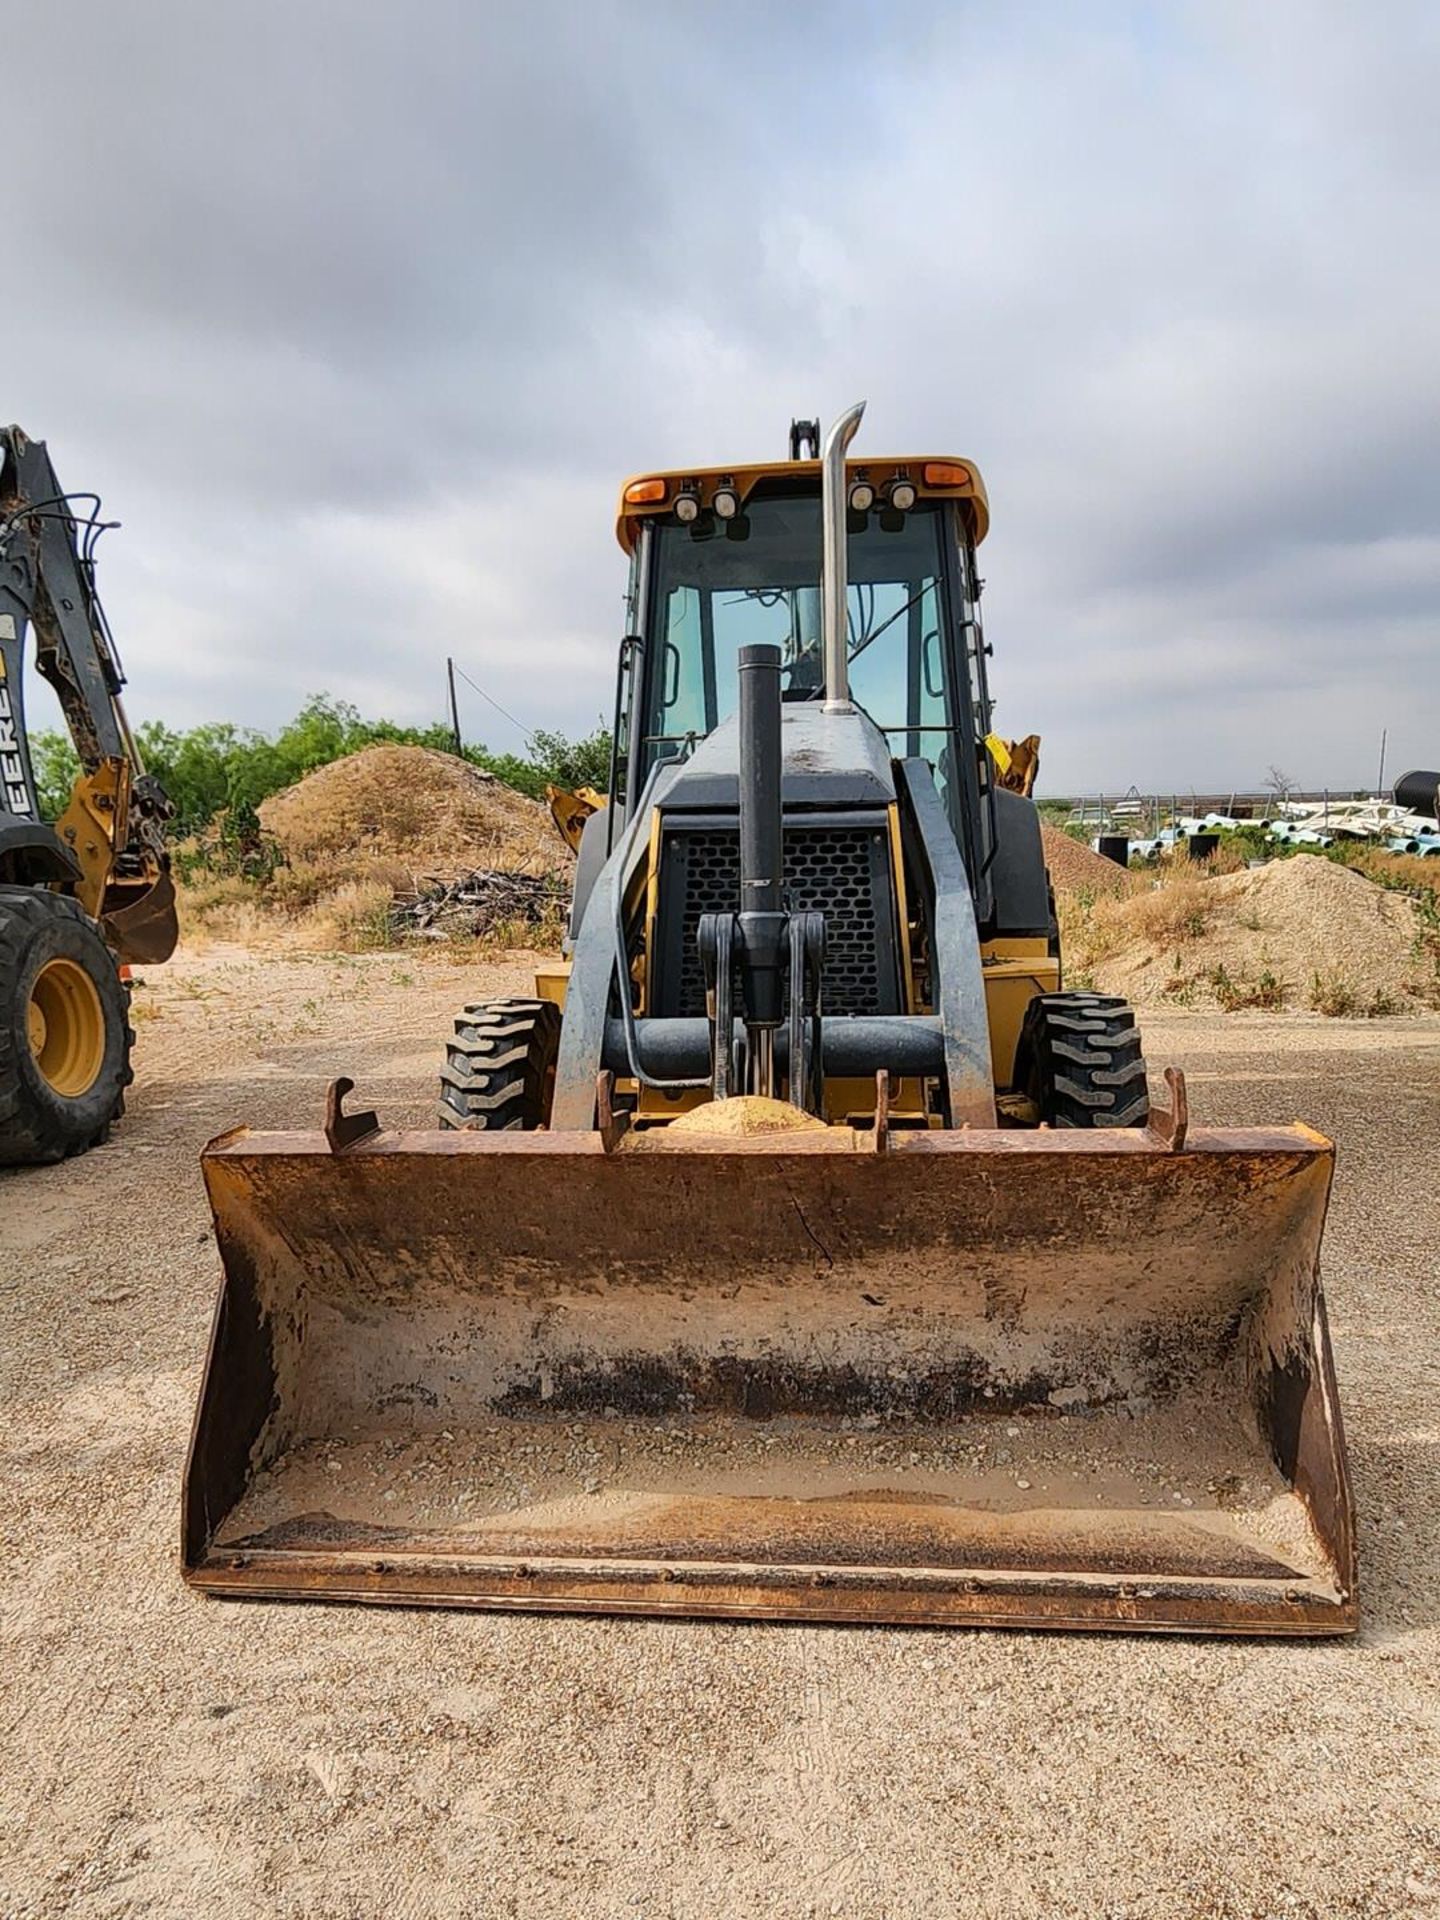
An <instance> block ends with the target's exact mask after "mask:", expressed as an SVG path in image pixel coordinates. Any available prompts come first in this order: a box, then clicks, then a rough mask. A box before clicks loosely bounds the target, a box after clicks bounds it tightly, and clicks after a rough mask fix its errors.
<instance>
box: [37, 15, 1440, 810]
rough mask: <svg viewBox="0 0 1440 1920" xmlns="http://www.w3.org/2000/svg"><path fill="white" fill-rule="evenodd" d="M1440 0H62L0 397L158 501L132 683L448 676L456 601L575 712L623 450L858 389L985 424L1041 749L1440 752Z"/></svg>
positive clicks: (721, 429) (561, 719) (262, 687)
mask: <svg viewBox="0 0 1440 1920" xmlns="http://www.w3.org/2000/svg"><path fill="white" fill-rule="evenodd" d="M1436 19H1437V16H1436V15H1435V13H1434V11H1433V9H1430V8H1427V7H1426V6H1424V5H1422V4H1415V5H1409V4H1403V3H1402V0H1394V4H1389V5H1385V6H1382V7H1381V8H1380V9H1379V10H1378V12H1377V11H1376V10H1373V9H1372V10H1371V11H1370V12H1369V13H1367V14H1366V15H1365V16H1364V17H1363V18H1362V17H1361V16H1359V15H1356V14H1354V13H1353V11H1352V10H1349V9H1345V8H1342V7H1340V6H1339V5H1338V4H1329V3H1328V0H1316V3H1315V4H1309V5H1301V4H1290V0H1271V4H1269V5H1267V6H1266V7H1264V8H1253V7H1250V6H1247V5H1244V4H1238V0H1237V4H1233V5H1212V4H1205V5H1201V4H1196V5H1194V6H1193V7H1188V8H1187V7H1180V8H1175V7H1169V6H1158V5H1157V6H1153V7H1150V6H1139V7H1135V6H1125V7H1122V6H1119V5H1116V6H1113V7H1109V6H1102V7H1098V8H1090V9H1086V10H1084V14H1083V17H1082V16H1081V14H1080V12H1079V10H1074V9H1067V8H1062V7H1058V6H1052V7H1036V8H1029V9H1025V10H1024V11H1023V12H1017V11H1016V10H1013V9H1010V10H996V9H993V8H988V9H987V8H981V7H979V6H973V5H962V4H954V3H951V4H928V3H925V0H916V4H913V5H911V6H909V7H907V8H904V9H879V8H874V7H870V6H865V5H859V4H854V5H847V4H838V5H825V6H820V5H808V4H796V5H791V6H787V7H783V8H775V7H766V6H761V5H758V4H754V5H751V4H741V5H732V6H730V7H727V8H725V9H707V10H682V9H669V10H662V9H657V8H653V7H647V6H642V5H638V4H633V5H632V4H628V0H611V3H610V4H607V5H585V6H581V5H579V4H578V3H577V4H575V5H573V6H559V5H553V4H552V5H546V4H540V5H535V4H531V5H527V6H526V7H524V8H515V9H500V8H477V7H474V6H473V5H471V6H467V5H462V4H459V0H446V4H440V5H432V6H431V7H429V8H427V9H425V10H423V12H418V11H416V10H414V9H402V8H400V7H399V6H398V5H395V6H390V5H385V6H381V5H376V4H366V3H365V0H351V3H350V4H343V5H342V4H338V3H334V4H332V3H331V0H306V4H304V5H301V6H281V5H279V4H275V3H274V0H261V3H260V4H257V5H252V6H250V7H249V8H247V9H245V10H243V11H242V12H237V11H235V10H231V9H219V8H197V7H194V6H192V5H189V4H181V0H137V4H136V5H134V6H132V7H128V8H124V9H121V8H115V7H105V6H102V5H100V4H99V0H74V3H73V4H72V5H70V6H68V7H66V8H64V9H58V8H50V9H39V8H32V9H29V10H27V11H26V12H24V13H22V14H20V15H17V17H16V19H15V20H14V21H13V22H11V23H10V25H9V26H8V28H7V48H8V53H9V65H10V70H11V72H12V74H14V75H15V76H17V77H18V78H19V79H20V80H21V81H22V82H23V84H21V85H18V86H15V85H12V87H11V89H10V91H9V96H8V98H7V133H8V135H9V139H8V143H7V144H8V152H9V156H10V161H11V170H10V171H11V181H10V191H9V193H8V195H7V213H8V219H7V229H8V233H9V237H10V258H11V262H12V274H11V277H12V280H13V279H14V266H15V265H17V264H18V266H19V268H20V284H19V287H18V290H17V289H16V288H14V287H12V290H11V295H10V303H9V306H8V309H7V316H6V327H5V341H6V347H7V352H6V355H5V362H6V369H7V382H6V386H7V391H6V394H5V396H4V399H3V400H0V410H3V411H4V412H5V413H6V414H7V416H8V417H11V418H15V419H19V420H20V421H21V422H22V424H24V425H26V426H27V427H28V428H30V430H31V431H34V432H37V433H42V434H44V435H45V436H46V437H47V438H48V439H49V440H50V442H51V445H52V450H53V452H54V455H55V459H56V463H57V466H58V468H59V471H60V473H61V475H62V477H63V478H64V479H65V480H66V482H67V484H69V485H72V486H88V485H99V486H101V487H102V488H103V490H104V491H105V493H106V497H107V505H108V506H109V507H111V508H113V509H114V510H115V512H116V513H118V514H119V515H120V516H121V517H122V518H123V520H124V522H125V530H124V531H123V532H122V533H120V534H118V535H114V536H112V537H111V539H110V540H109V541H108V542H107V545H106V548H105V549H104V550H103V558H104V563H105V575H104V584H105V588H106V593H107V599H108V602H109V604H110V607H111V612H112V617H113V619H114V620H115V623H116V626H117V629H118V631H119V632H120V635H121V638H122V642H123V644H124V647H125V652H126V655H127V661H128V664H129V666H130V669H131V672H132V676H133V681H134V689H133V705H134V707H135V710H136V711H137V712H139V713H141V714H157V715H160V716H162V717H165V718H168V719H173V720H177V721H189V720H194V719H199V718H205V717H215V716H219V715H228V716H232V717H236V718H240V719H243V720H247V721H255V722H260V723H269V722H274V721H276V720H278V719H280V718H283V717H284V716H285V715H286V714H287V713H288V712H289V711H290V710H292V709H293V707H294V705H295V704H296V702H297V700H298V699H299V698H300V697H301V696H303V694H304V693H306V692H307V691H310V690H313V689H317V688H322V687H323V688H327V689H329V690H331V691H334V692H337V693H341V694H346V695H348V696H350V697H352V698H355V699H357V700H358V701H359V702H360V703H361V704H362V705H363V706H365V707H366V709H367V710H370V711H380V710H384V711H387V712H389V713H391V714H392V715H394V716H396V717H409V718H421V717H430V716H432V715H433V714H435V713H436V712H437V711H438V704H439V697H440V688H441V679H442V671H443V660H444V656H445V654H446V653H447V652H452V651H453V652H454V653H456V654H457V656H459V657H460V658H461V659H462V660H464V661H465V662H466V664H467V666H468V667H469V668H470V670H471V671H472V672H473V673H474V675H475V677H476V678H477V679H478V680H480V681H481V682H482V684H484V685H486V686H487V687H489V688H490V689H491V691H492V692H493V693H494V694H495V696H496V697H497V698H498V699H500V700H501V701H502V702H503V703H504V704H505V705H506V706H508V707H510V708H511V709H512V711H514V712H515V713H518V714H520V715H521V716H522V717H523V718H524V719H526V720H527V721H529V722H530V723H532V724H536V723H538V724H552V723H553V724H558V725H561V726H565V727H569V728H579V727H582V726H588V725H589V724H591V723H592V722H593V719H594V717H595V715H596V713H597V712H599V711H600V710H601V709H602V708H603V707H604V706H605V705H606V704H607V703H608V699H609V690H610V682H611V676H612V671H613V648H614V644H615V641H616V639H617V637H618V634H619V632H620V628H621V621H622V613H621V604H620V595H621V590H622V587H623V568H622V565H621V560H620V556H619V554H618V551H617V550H616V549H615V547H614V544H613V539H612V536H611V530H610V529H611V518H612V514H613V506H614V497H615V491H616V488H617V487H618V484H619V482H620V480H621V478H622V477H623V476H624V475H625V473H627V472H629V471H632V470H634V469H636V468H642V467H649V466H662V465H668V464H678V463H681V462H684V461H687V460H697V461H698V460H702V459H703V460H708V459H710V458H712V457H713V458H715V459H723V458H726V457H729V456H732V455H733V456H736V457H742V456H744V455H746V454H749V453H753V452H755V451H757V450H759V451H764V450H767V449H777V450H778V448H779V447H780V446H781V445H782V444H783V434H784V429H785V424H786V422H787V420H788V418H789V416H790V414H791V413H792V412H797V411H807V412H808V411H812V410H819V411H822V412H826V413H829V412H833V411H835V410H836V409H837V408H838V407H839V406H841V405H843V404H845V403H846V402H848V401H849V400H850V399H852V398H855V397H858V396H860V395H862V394H863V395H866V396H867V397H868V398H869V400H870V403H871V404H870V413H869V415H868V417H867V420H866V424H865V429H864V431H865V442H864V444H866V445H868V446H869V447H871V448H872V450H879V449H881V448H882V447H884V448H906V449H925V450H934V451H944V450H947V449H952V450H954V451H956V452H960V453H965V454H968V455H971V456H973V457H974V458H975V459H976V460H977V461H978V462H979V464H980V466H981V468H982V471H983V472H984V473H985V474H986V477H987V480H988V483H989V486H990V490H991V495H992V502H993V507H994V515H995V519H994V533H993V536H992V541H991V543H990V544H989V545H988V546H987V548H986V550H985V554H984V562H985V564H984V571H985V572H986V574H987V577H988V581H989V592H988V595H987V602H986V606H987V615H988V623H989V633H990V637H991V638H992V640H993V641H994V643H995V649H996V657H995V665H994V673H995V681H996V686H997V689H998V691H999V693H1000V696H1001V706H1000V715H999V717H1000V719H1001V721H1002V723H1003V724H1004V726H1005V727H1006V728H1007V729H1009V730H1013V731H1019V732H1025V731H1029V730H1031V729H1032V728H1034V729H1036V730H1039V731H1041V732H1043V733H1044V734H1045V736H1046V741H1047V745H1046V761H1045V774H1046V784H1049V785H1053V786H1059V787H1066V786H1069V787H1076V786H1089V787H1095V786H1099V785H1102V784H1104V785H1107V786H1115V785H1117V784H1123V783H1126V782H1128V781H1130V780H1135V781H1138V782H1140V783H1141V784H1142V785H1143V784H1152V783H1153V784H1164V785H1170V784H1176V783H1178V784H1190V783H1191V782H1194V783H1197V784H1211V783H1213V784H1217V785H1228V784H1230V783H1232V782H1241V783H1244V782H1247V781H1250V782H1253V781H1254V780H1255V779H1256V778H1257V777H1258V776H1259V775H1260V773H1261V772H1262V771H1263V769H1264V767H1265V765H1266V764H1267V763H1268V762H1269V761H1270V760H1272V759H1275V758H1281V759H1283V760H1284V762H1285V764H1286V765H1287V766H1289V767H1290V768H1291V770H1292V771H1293V772H1295V773H1296V774H1297V775H1298V776H1299V777H1301V778H1303V779H1306V780H1308V781H1313V782H1317V783H1318V782H1322V781H1327V780H1328V781H1330V782H1332V783H1333V784H1335V785H1337V786H1339V785H1345V784H1349V783H1352V782H1359V781H1363V780H1365V779H1368V778H1370V777H1372V770H1373V765H1374V759H1375V748H1376V744H1377V743H1378V736H1379V731H1380V728H1381V726H1382V725H1388V726H1389V727H1390V729H1391V740H1392V745H1391V753H1392V762H1391V763H1392V765H1397V764H1399V763H1400V762H1401V761H1408V762H1423V763H1425V764H1434V758H1435V755H1436V752H1437V751H1440V691H1437V686H1440V678H1437V675H1436V673H1435V670H1434V666H1433V660H1434V654H1435V642H1436V637H1437V624H1440V614H1437V608H1440V385H1437V380H1436V375H1435V372H1434V363H1435V348H1434V342H1435V340H1436V339H1437V338H1440V269H1437V266H1436V262H1437V260H1440V117H1437V116H1436V115H1435V113H1434V111H1433V99H1434V97H1435V93H1436V85H1437V81H1440V33H1437V25H1436ZM470 718H471V723H472V724H473V726H474V728H475V730H476V731H477V732H480V733H482V734H485V735H487V736H488V737H490V738H491V739H492V740H493V741H495V742H496V743H501V742H504V743H505V744H510V741H511V738H512V737H513V736H512V733H511V730H510V729H508V728H507V726H506V724H505V723H504V722H503V721H500V720H499V719H498V717H497V716H495V715H493V714H491V713H489V712H488V711H487V710H485V709H483V708H478V707H477V710H476V711H475V712H474V713H473V714H472V715H471V716H470Z"/></svg>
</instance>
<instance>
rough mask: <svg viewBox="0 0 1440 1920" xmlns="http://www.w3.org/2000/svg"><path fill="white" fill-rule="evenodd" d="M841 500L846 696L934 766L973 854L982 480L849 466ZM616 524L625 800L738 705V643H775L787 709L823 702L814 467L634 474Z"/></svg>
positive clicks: (883, 465) (980, 779) (978, 799)
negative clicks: (626, 636) (623, 627)
mask: <svg viewBox="0 0 1440 1920" xmlns="http://www.w3.org/2000/svg"><path fill="white" fill-rule="evenodd" d="M912 476H913V477H912ZM927 477H929V478H930V479H931V484H930V485H928V486H927V485H926V478H927ZM637 494H640V495H642V496H646V497H642V498H641V499H640V500H638V501H637V500H636V499H635V496H636V495H637ZM847 494H848V512H847V529H848V542H847V559H846V567H847V575H848V585H847V596H846V607H847V627H848V649H849V693H850V698H851V699H852V700H853V701H854V703H855V704H856V705H857V706H858V707H859V708H860V709H861V710H862V711H863V712H864V713H865V714H866V715H868V716H869V718H870V720H871V721H872V722H873V723H874V725H875V726H876V727H877V728H878V729H879V730H880V731H881V732H882V733H883V735H884V736H885V740H886V743H887V746H888V751H889V753H890V755H891V756H892V757H894V758H896V759H905V758H919V759H924V760H926V761H928V762H929V764H930V765H931V767H932V768H933V769H934V773H935V780H936V785H937V786H938V788H939V790H940V793H941V795H942V798H943V800H944V803H945V807H946V811H947V814H948V817H949V819H950V822H951V826H952V828H953V830H954V832H955V835H956V839H957V841H959V842H960V844H961V845H962V847H967V848H968V850H969V852H970V853H971V855H972V857H973V858H974V859H975V860H977V861H978V862H981V863H983V861H984V858H985V852H986V849H985V847H984V846H983V844H982V843H981V842H982V838H983V834H982V826H981V819H982V815H983V814H984V812H985V808H984V806H983V802H982V793H983V787H984V783H985V781H986V779H987V773H988V769H987V768H986V767H985V765H984V764H982V763H983V761H984V751H983V744H982V743H983V741H984V739H985V736H986V734H987V733H988V731H989V698H988V694H987V691H986V684H985V672H984V644H983V640H982V637H981V631H980V621H979V607H978V597H979V587H978V582H977V579H976V574H975V543H976V539H977V537H980V536H982V535H983V532H984V530H985V527H986V524H987V513H986V508H985V499H984V490H983V487H982V486H981V484H980V481H979V477H978V475H975V474H974V473H973V471H972V470H971V469H970V468H969V467H968V466H964V465H961V464H959V463H955V462H945V463H941V462H936V461H929V462H910V463H904V464H901V463H896V462H879V463H876V462H871V463H867V464H866V465H865V466H863V467H859V466H855V465H852V466H851V467H850V469H849V472H848V475H847ZM619 532H620V537H621V542H622V544H623V545H625V546H627V548H628V549H629V550H630V552H631V556H632V564H631V580H630V614H631V622H630V626H631V633H632V635H633V636H634V638H633V639H632V640H631V642H630V644H629V648H628V650H627V655H626V671H625V675H624V677H623V679H622V686H621V689H620V700H619V712H618V713H617V730H616V732H617V776H618V778H617V793H616V799H617V801H618V802H619V803H620V804H621V805H622V806H623V807H625V809H626V810H627V811H628V810H629V808H631V807H633V806H634V805H635V804H636V803H637V802H638V799H639V796H640V793H641V792H642V791H643V788H644V786H645V783H646V781H647V779H648V778H649V775H650V773H651V771H652V769H653V768H654V767H655V766H656V764H657V763H659V762H663V761H670V760H684V759H688V757H689V756H690V755H691V754H692V753H693V752H694V750H695V748H696V746H697V745H698V744H699V743H700V742H701V741H702V740H704V739H705V738H706V737H707V736H709V735H710V734H712V733H713V732H714V731H715V729H716V727H717V726H719V725H720V724H721V723H722V722H723V721H725V720H726V719H727V718H728V717H729V716H730V715H731V714H732V713H733V712H734V710H735V705H736V698H737V688H736V662H737V659H738V656H739V652H740V649H741V648H742V647H744V646H748V645H751V644H753V643H755V642H757V641H758V642H769V643H771V644H773V645H777V646H779V648H780V649H781V654H782V660H783V667H782V676H781V691H782V699H783V701H784V702H785V703H786V705H787V708H788V707H789V706H791V705H793V704H795V703H802V702H812V701H813V702H816V703H822V702H823V701H824V698H825V685H824V669H823V643H822V633H821V585H820V583H821V552H822V544H823V542H822V529H821V487H820V471H819V463H818V462H809V461H805V462H794V463H791V464H790V465H789V466H785V465H778V466H775V467H771V468H768V469H754V470H751V471H750V472H749V473H747V474H734V473H720V472H718V470H717V471H711V472H709V473H705V474H700V475H694V476H678V475H667V476H657V477H656V478H653V479H649V480H643V481H638V482H632V483H631V484H630V485H629V486H628V487H627V488H626V489H625V492H624V494H623V495H622V502H621V520H620V527H619ZM972 870H973V869H972Z"/></svg>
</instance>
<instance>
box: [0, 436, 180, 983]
mask: <svg viewBox="0 0 1440 1920" xmlns="http://www.w3.org/2000/svg"><path fill="white" fill-rule="evenodd" d="M82 500H83V501H87V502H89V503H90V511H89V513H88V515H86V514H84V513H81V512H79V511H77V505H78V503H79V502H80V501H82ZM98 510H99V501H98V498H96V497H95V496H93V495H68V494H66V493H65V492H64V491H63V489H62V488H61V485H60V482H59V480H58V479H57V477H56V474H55V469H54V467H53V465H52V464H51V461H50V456H49V454H48V452H47V451H46V448H45V445H44V443H43V442H42V441H38V440H31V439H30V438H29V437H28V436H27V435H26V434H24V433H23V432H22V431H21V430H20V428H18V427H6V428H3V429H0V777H3V789H0V879H5V880H12V881H18V882H21V883H32V884H33V883H40V884H53V883H56V882H59V883H61V884H66V885H68V886H69V887H70V888H71V889H72V890H73V891H74V893H75V895H76V897H77V898H78V899H79V901H80V903H81V904H82V906H84V908H85V909H86V911H87V912H88V913H89V914H91V915H92V917H94V918H95V919H97V920H99V921H100V922H101V925H102V927H103V928H104V931H105V934H106V937H107V939H108V940H109V942H110V944H111V946H112V947H114V949H115V950H116V952H117V953H118V954H119V956H120V958H121V959H122V960H135V961H157V960H163V959H166V958H168V956H169V955H170V953H171V952H172V951H173V950H174V946H175V941H176V937H177V933H178V928H177V923H176V918H175V895H174V888H173V886H172V884H171V881H170V874H169V866H170V861H169V854H168V852H167V851H166V845H165V825H166V822H167V821H168V820H169V819H170V818H171V816H172V815H173V812H174V808H173V806H172V805H171V803H170V800H169V798H168V796H167V795H166V793H165V791H164V789H163V788H162V787H161V785H160V783H159V782H158V781H157V780H155V779H154V778H153V777H152V776H151V775H149V774H147V773H146V771H145V765H144V762H143V760H142V758H141V755H140V750H139V748H138V746H137V745H136V743H135V739H134V736H133V735H132V733H131V731H130V726H129V722H128V721H127V719H126V717H125V709H124V706H123V704H122V702H121V698H120V695H121V689H122V687H123V686H124V683H125V676H124V673H123V671H122V669H121V665H120V659H119V655H118V653H117V651H116V647H115V643H114V639H113V637H112V635H111V633H110V628H109V623H108V622H107V620H106V618H105V612H104V608H103V607H102V605H101V603H100V598H99V595H98V594H97V592H96V589H95V574H94V547H95V541H96V538H97V537H98V534H99V533H100V532H101V531H102V530H103V527H102V523H101V521H100V519H99V511H98ZM29 630H33V632H34V635H35V665H36V669H37V671H38V672H39V673H40V675H41V676H42V678H44V679H45V680H46V681H48V683H49V684H50V685H51V686H52V687H53V688H54V689H55V693H56V696H57V698H58V699H59V702H60V709H61V712H62V713H63V715H64V718H65V725H66V728H67V730H68V732H69V735H70V738H71V740H72V742H73V743H74V747H75V751H76V754H77V756H78V758H79V761H80V766H81V773H80V777H79V779H78V780H77V781H76V783H75V786H74V789H73V791H72V793H71V796H70V802H69V805H68V806H67V807H66V809H65V811H64V813H63V814H62V815H61V817H60V819H59V820H58V821H57V822H56V823H55V825H54V826H53V827H51V826H50V825H48V824H47V823H46V822H44V821H42V820H41V818H40V808H39V799H38V794H37V791H36V784H35V773H34V764H33V759H32V755H31V750H30V741H29V735H28V732H27V729H26V724H25V702H24V671H23V670H24V661H25V640H26V634H27V631H29Z"/></svg>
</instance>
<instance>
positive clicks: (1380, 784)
mask: <svg viewBox="0 0 1440 1920" xmlns="http://www.w3.org/2000/svg"><path fill="white" fill-rule="evenodd" d="M1389 731H1390V729H1389V728H1388V727H1382V728H1381V729H1380V771H1379V773H1378V774H1377V775H1376V778H1375V797H1376V799H1377V800H1383V799H1384V798H1385V738H1386V735H1387V734H1388V733H1389Z"/></svg>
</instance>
